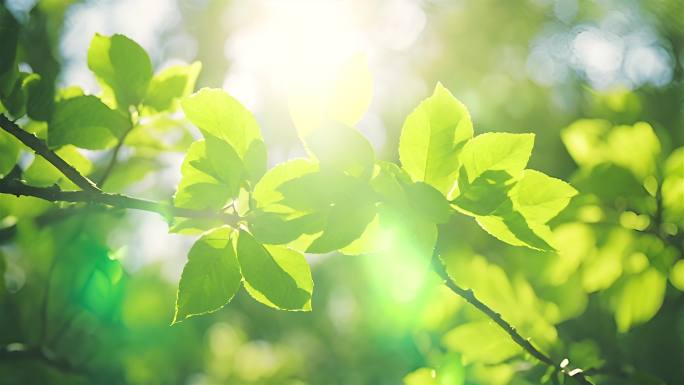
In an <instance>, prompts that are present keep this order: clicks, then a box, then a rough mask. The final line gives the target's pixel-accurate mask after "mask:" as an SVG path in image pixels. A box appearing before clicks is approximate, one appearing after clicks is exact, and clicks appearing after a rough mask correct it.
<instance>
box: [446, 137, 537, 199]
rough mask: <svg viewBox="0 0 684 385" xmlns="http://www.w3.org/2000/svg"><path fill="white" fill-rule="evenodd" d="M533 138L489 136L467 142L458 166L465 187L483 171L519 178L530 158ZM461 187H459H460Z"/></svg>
mask: <svg viewBox="0 0 684 385" xmlns="http://www.w3.org/2000/svg"><path fill="white" fill-rule="evenodd" d="M533 146H534V134H510V133H501V132H492V133H486V134H482V135H478V136H476V137H475V138H473V139H471V140H469V141H468V143H466V144H465V146H463V151H461V156H460V159H461V164H463V169H462V171H461V172H465V175H466V177H467V181H468V183H473V181H475V179H477V178H478V177H479V176H480V175H482V174H484V173H485V172H486V171H503V172H505V173H507V174H508V175H510V176H512V177H513V178H517V177H519V175H520V173H521V172H522V171H523V169H525V166H526V165H527V161H528V160H529V159H530V155H531V154H532V147H533ZM459 187H460V186H459Z"/></svg>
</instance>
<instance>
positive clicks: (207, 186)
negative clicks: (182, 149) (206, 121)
mask: <svg viewBox="0 0 684 385" xmlns="http://www.w3.org/2000/svg"><path fill="white" fill-rule="evenodd" d="M221 143H223V142H221ZM226 146H227V145H226ZM228 147H229V148H230V146H228ZM229 159H230V158H228V157H225V158H224V157H214V159H213V160H214V161H215V162H214V163H212V162H210V161H209V159H208V156H207V144H206V141H205V140H203V139H200V140H198V141H196V142H194V143H193V144H192V145H191V146H190V148H189V149H188V152H187V153H186V154H185V159H184V160H183V164H182V165H181V180H180V182H179V183H178V188H177V190H176V194H175V195H174V197H173V201H174V204H175V205H176V206H178V207H185V208H191V209H213V210H220V209H222V208H223V207H224V206H226V204H228V202H229V201H230V200H231V199H233V198H235V197H236V196H237V194H238V190H239V184H238V183H239V180H236V178H233V180H232V181H228V180H227V179H226V178H225V177H226V174H225V173H224V172H230V171H231V170H234V168H232V164H231V163H230V161H229ZM221 160H224V161H226V160H228V161H227V162H225V163H224V165H225V168H221V171H222V172H223V173H224V174H223V175H220V174H219V173H218V172H216V170H215V167H214V166H215V164H216V165H217V166H218V162H219V161H221ZM222 177H223V179H222Z"/></svg>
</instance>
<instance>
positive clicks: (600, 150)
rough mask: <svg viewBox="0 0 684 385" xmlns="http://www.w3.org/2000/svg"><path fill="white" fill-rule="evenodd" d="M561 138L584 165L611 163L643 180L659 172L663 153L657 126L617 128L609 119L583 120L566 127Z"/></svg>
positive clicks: (569, 150)
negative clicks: (660, 155)
mask: <svg viewBox="0 0 684 385" xmlns="http://www.w3.org/2000/svg"><path fill="white" fill-rule="evenodd" d="M561 138H562V139H563V143H564V144H565V147H566V148H567V149H568V152H569V153H570V155H571V156H572V158H573V159H574V160H575V162H577V164H579V165H580V166H583V167H589V168H590V167H593V166H595V165H598V164H600V163H604V162H611V163H614V164H616V165H619V166H622V167H624V168H626V169H628V170H630V171H631V172H633V173H634V175H635V176H637V177H638V178H640V179H643V178H645V177H646V176H648V175H652V174H653V173H654V172H655V170H656V163H657V161H658V155H659V154H660V141H659V140H658V137H657V136H656V135H655V132H654V131H653V128H652V127H651V126H650V125H649V124H648V123H644V122H637V123H635V124H634V125H633V126H615V127H613V126H612V125H611V124H610V122H607V121H605V120H590V119H583V120H578V121H576V122H574V123H573V124H571V125H570V126H568V127H567V128H566V129H564V130H563V131H562V133H561ZM626 149H629V151H627V150H626Z"/></svg>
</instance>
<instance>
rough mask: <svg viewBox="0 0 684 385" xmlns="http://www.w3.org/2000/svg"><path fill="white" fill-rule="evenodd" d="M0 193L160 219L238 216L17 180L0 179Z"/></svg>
mask: <svg viewBox="0 0 684 385" xmlns="http://www.w3.org/2000/svg"><path fill="white" fill-rule="evenodd" d="M0 193H3V194H12V195H16V196H32V197H36V198H40V199H44V200H47V201H51V202H72V203H78V202H82V203H99V204H103V205H107V206H111V207H115V208H120V209H133V210H141V211H149V212H153V213H157V214H159V215H161V216H163V217H164V218H167V219H168V218H173V217H183V218H209V219H211V218H213V219H217V220H220V221H221V222H223V223H225V224H227V225H231V226H237V223H238V221H239V220H240V218H239V217H238V216H237V215H234V214H230V213H223V212H217V211H211V210H193V209H186V208H180V207H175V206H173V205H171V204H168V203H164V202H155V201H149V200H146V199H139V198H133V197H129V196H127V195H122V194H109V193H106V192H102V191H100V190H97V191H63V190H60V189H59V187H57V186H52V187H35V186H29V185H27V184H25V183H23V182H21V181H18V180H12V179H10V180H7V179H3V180H0Z"/></svg>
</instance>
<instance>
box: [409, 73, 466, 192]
mask: <svg viewBox="0 0 684 385" xmlns="http://www.w3.org/2000/svg"><path fill="white" fill-rule="evenodd" d="M472 136H473V125H472V122H471V121H470V115H469V114H468V110H467V109H466V107H465V106H464V105H463V104H462V103H461V102H459V101H458V100H457V99H456V98H454V97H453V95H451V93H449V91H448V90H447V89H446V88H444V86H442V84H440V83H438V84H437V86H436V87H435V91H434V93H433V94H432V96H430V97H429V98H427V99H425V100H424V101H422V102H421V103H420V105H418V107H417V108H416V109H415V110H413V112H412V113H411V114H410V115H409V116H408V117H407V118H406V121H405V122H404V125H403V127H402V131H401V137H400V139H399V159H400V160H401V164H402V167H403V168H404V169H405V170H406V171H407V172H408V174H409V175H410V176H411V178H412V179H413V180H414V181H423V182H425V183H428V184H430V185H432V186H433V187H435V188H436V189H437V190H439V191H440V192H442V194H445V195H446V194H447V193H448V192H449V190H451V188H452V186H453V184H454V182H455V181H456V176H457V172H458V168H459V153H460V150H461V147H462V146H463V144H464V143H465V141H467V140H468V139H470V138H471V137H472Z"/></svg>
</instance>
